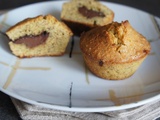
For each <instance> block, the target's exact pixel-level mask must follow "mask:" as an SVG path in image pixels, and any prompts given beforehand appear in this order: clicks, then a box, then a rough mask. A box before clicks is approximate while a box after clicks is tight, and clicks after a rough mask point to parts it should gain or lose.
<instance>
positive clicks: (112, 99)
mask: <svg viewBox="0 0 160 120" xmlns="http://www.w3.org/2000/svg"><path fill="white" fill-rule="evenodd" d="M63 2H64V1H50V2H42V3H38V4H32V5H28V6H25V7H20V8H17V9H14V10H12V11H10V12H8V13H6V14H4V15H2V16H1V17H0V23H1V25H2V27H0V29H1V30H4V29H5V28H4V26H6V25H9V26H11V25H14V24H15V23H17V22H19V21H21V20H23V19H25V18H28V17H34V16H37V15H40V14H43V15H46V14H52V15H54V16H55V17H57V18H58V19H59V18H60V12H61V7H62V4H63ZM102 3H103V4H104V5H107V6H108V7H109V8H111V9H112V10H113V11H114V12H115V19H114V20H115V21H118V22H121V21H124V20H129V22H130V23H131V25H132V26H133V27H134V28H135V29H136V30H137V31H138V32H140V33H141V34H143V35H144V36H145V37H146V38H148V39H156V38H158V37H159V30H158V26H157V23H158V22H159V19H158V18H155V17H153V16H151V15H149V14H147V13H145V12H142V11H139V10H136V9H133V8H130V7H126V6H122V5H118V4H113V3H107V2H102ZM7 42H8V40H7V38H6V37H5V36H4V35H0V56H1V57H0V90H1V91H2V92H4V93H6V94H8V95H10V96H12V97H14V98H17V99H19V100H22V101H25V102H27V103H31V104H35V105H41V106H43V107H47V108H52V109H59V110H67V111H81V112H100V111H113V110H121V109H127V108H133V107H136V106H140V105H143V104H146V103H148V102H151V101H155V100H157V99H159V98H160V72H159V71H160V40H157V41H154V42H151V46H152V51H151V54H150V55H149V56H148V57H147V59H146V60H145V61H144V62H143V64H142V65H141V66H140V68H139V69H138V71H137V72H136V73H135V74H134V75H133V76H132V77H130V78H128V79H125V80H121V81H109V80H104V79H101V78H98V77H97V76H95V75H93V74H92V73H91V72H90V71H89V70H88V69H87V68H86V67H85V65H84V61H83V58H82V56H81V53H80V49H79V38H75V39H74V47H73V53H72V57H69V53H70V49H71V43H72V42H70V43H69V44H68V47H67V52H66V54H65V55H64V56H61V57H37V58H28V59H27V58H25V59H18V58H17V57H15V56H14V55H12V54H11V51H10V50H9V47H8V44H7Z"/></svg>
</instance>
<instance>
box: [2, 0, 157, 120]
mask: <svg viewBox="0 0 160 120" xmlns="http://www.w3.org/2000/svg"><path fill="white" fill-rule="evenodd" d="M41 1H47V0H0V10H6V9H13V8H16V7H19V6H24V5H26V4H31V3H35V2H41ZM105 1H109V2H114V3H118V4H123V5H127V6H130V7H134V8H138V9H140V10H143V11H146V12H148V13H150V14H152V15H155V16H157V17H160V0H105ZM0 120H20V117H19V115H18V113H17V111H16V109H15V107H14V105H13V103H12V102H11V100H10V97H9V96H8V95H6V94H4V93H2V92H0ZM159 120H160V119H159Z"/></svg>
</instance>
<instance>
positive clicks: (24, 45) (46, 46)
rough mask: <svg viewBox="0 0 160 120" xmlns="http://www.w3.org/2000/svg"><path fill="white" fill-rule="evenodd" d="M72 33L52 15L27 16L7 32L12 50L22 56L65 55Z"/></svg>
mask: <svg viewBox="0 0 160 120" xmlns="http://www.w3.org/2000/svg"><path fill="white" fill-rule="evenodd" d="M72 34H73V33H72V31H71V30H70V28H68V26H66V25H65V24H64V23H62V22H60V21H58V20H57V19H56V18H55V17H54V16H52V15H46V16H42V15H40V16H37V17H34V18H27V19H25V20H22V21H21V22H19V23H17V24H16V25H14V26H12V27H11V28H10V29H8V30H7V32H6V35H7V36H8V38H9V39H10V40H11V41H10V42H9V47H10V49H11V51H12V52H13V54H14V55H16V56H18V57H20V58H23V57H36V56H59V55H63V54H64V52H65V49H66V47H67V45H68V42H69V39H70V37H71V36H72Z"/></svg>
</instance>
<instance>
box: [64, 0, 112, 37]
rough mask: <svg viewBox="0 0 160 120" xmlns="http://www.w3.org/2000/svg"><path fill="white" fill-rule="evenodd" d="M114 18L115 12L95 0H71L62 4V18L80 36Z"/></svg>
mask: <svg viewBox="0 0 160 120" xmlns="http://www.w3.org/2000/svg"><path fill="white" fill-rule="evenodd" d="M113 19H114V12H113V11H112V10H111V9H109V8H108V7H107V6H105V5H103V4H101V3H100V2H98V1H95V0H71V1H69V2H66V3H64V4H63V6H62V12H61V20H62V21H63V22H65V23H66V24H67V25H68V26H69V27H70V28H71V30H72V31H73V33H74V34H75V35H78V36H80V34H81V33H82V32H83V31H88V30H90V29H91V28H93V27H96V26H103V25H106V24H108V23H111V22H112V21H113Z"/></svg>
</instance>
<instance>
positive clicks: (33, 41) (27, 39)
mask: <svg viewBox="0 0 160 120" xmlns="http://www.w3.org/2000/svg"><path fill="white" fill-rule="evenodd" d="M48 36H49V33H47V32H43V33H41V34H40V35H36V36H34V35H29V36H24V37H21V38H18V39H16V40H15V41H13V42H14V43H15V44H25V45H26V46H28V47H30V48H33V47H36V46H38V45H40V44H42V43H44V42H46V40H47V38H48Z"/></svg>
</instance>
